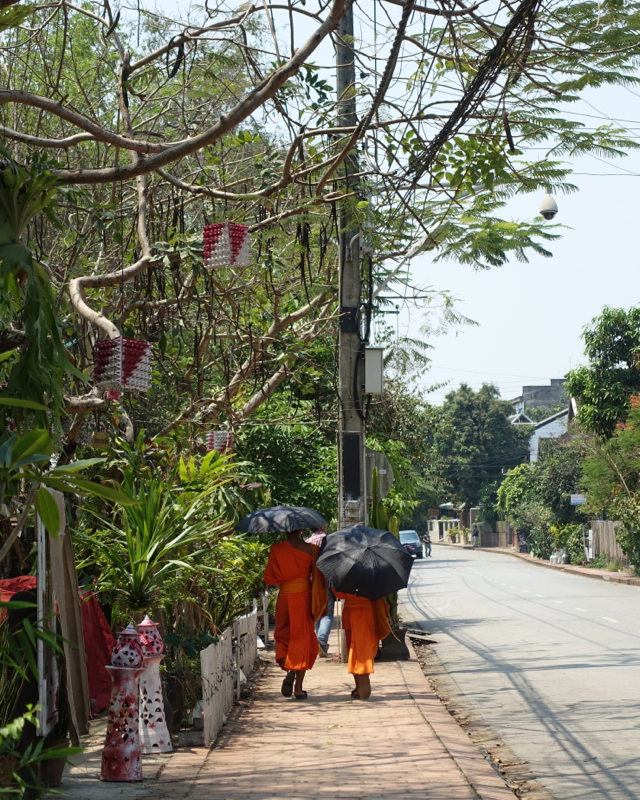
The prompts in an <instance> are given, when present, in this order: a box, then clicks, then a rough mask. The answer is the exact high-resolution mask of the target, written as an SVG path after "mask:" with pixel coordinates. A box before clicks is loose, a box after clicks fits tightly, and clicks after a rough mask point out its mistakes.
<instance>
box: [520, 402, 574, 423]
mask: <svg viewBox="0 0 640 800" xmlns="http://www.w3.org/2000/svg"><path fill="white" fill-rule="evenodd" d="M567 405H568V401H567V400H564V401H562V402H560V403H557V404H556V405H555V406H552V407H551V408H545V407H544V406H540V407H539V408H538V407H536V406H531V407H529V406H527V407H526V408H525V410H524V413H525V414H526V415H527V416H528V417H529V419H530V420H532V421H533V422H542V420H545V419H548V418H549V417H552V416H553V415H554V414H558V413H559V412H560V411H565V410H566V408H567Z"/></svg>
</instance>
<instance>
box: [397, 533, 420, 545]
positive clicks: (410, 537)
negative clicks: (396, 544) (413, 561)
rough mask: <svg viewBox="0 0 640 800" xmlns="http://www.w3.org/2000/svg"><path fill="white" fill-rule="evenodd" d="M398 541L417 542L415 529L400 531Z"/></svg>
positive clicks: (403, 542)
mask: <svg viewBox="0 0 640 800" xmlns="http://www.w3.org/2000/svg"><path fill="white" fill-rule="evenodd" d="M400 541H401V542H402V544H412V543H413V542H419V541H420V539H419V538H418V534H417V533H416V532H415V531H400Z"/></svg>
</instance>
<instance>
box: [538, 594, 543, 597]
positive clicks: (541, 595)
mask: <svg viewBox="0 0 640 800" xmlns="http://www.w3.org/2000/svg"><path fill="white" fill-rule="evenodd" d="M536 597H544V595H543V594H537V595H536Z"/></svg>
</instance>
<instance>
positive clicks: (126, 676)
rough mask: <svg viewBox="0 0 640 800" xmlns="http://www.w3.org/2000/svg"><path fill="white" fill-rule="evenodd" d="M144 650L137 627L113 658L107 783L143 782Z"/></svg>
mask: <svg viewBox="0 0 640 800" xmlns="http://www.w3.org/2000/svg"><path fill="white" fill-rule="evenodd" d="M143 658H144V657H143V654H142V647H141V645H140V637H139V635H138V631H137V630H136V629H135V628H134V627H133V625H127V627H126V628H125V629H124V630H123V631H121V632H120V635H119V636H118V640H117V642H116V646H115V647H114V648H113V653H112V654H111V666H108V667H107V669H108V670H109V675H110V676H111V702H110V704H109V719H108V722H107V737H106V739H105V742H104V747H103V749H102V768H101V770H100V779H101V780H103V781H141V780H142V760H141V752H140V740H139V738H138V679H139V677H140V675H142V673H143V672H144V668H143V666H142V662H143Z"/></svg>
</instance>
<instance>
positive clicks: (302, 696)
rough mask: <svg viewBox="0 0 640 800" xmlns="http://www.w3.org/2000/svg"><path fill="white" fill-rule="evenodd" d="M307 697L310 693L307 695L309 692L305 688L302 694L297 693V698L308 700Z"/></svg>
mask: <svg viewBox="0 0 640 800" xmlns="http://www.w3.org/2000/svg"><path fill="white" fill-rule="evenodd" d="M307 697H308V695H307V693H306V692H305V690H304V689H303V690H302V694H297V695H295V698H296V700H306V699H307Z"/></svg>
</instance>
